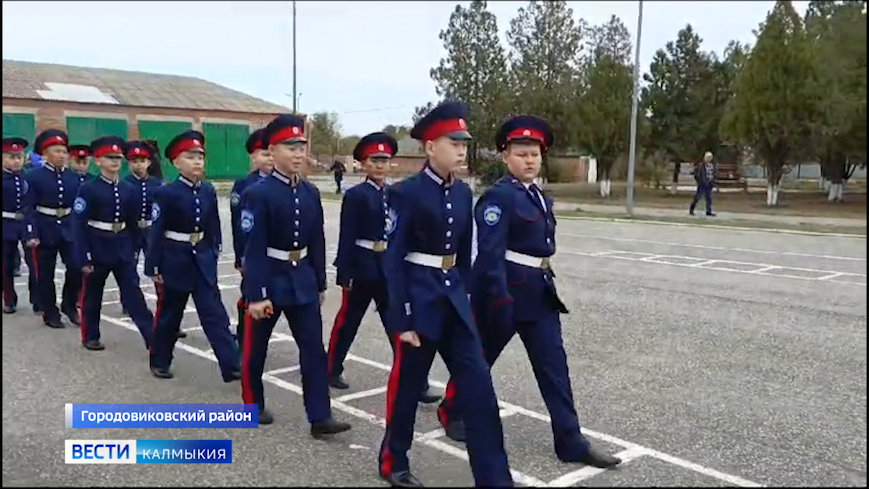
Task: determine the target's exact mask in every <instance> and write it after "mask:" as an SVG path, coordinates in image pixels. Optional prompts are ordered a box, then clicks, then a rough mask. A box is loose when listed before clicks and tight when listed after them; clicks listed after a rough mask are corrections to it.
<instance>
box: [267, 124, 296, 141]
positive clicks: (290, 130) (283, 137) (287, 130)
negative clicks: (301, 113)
mask: <svg viewBox="0 0 869 489" xmlns="http://www.w3.org/2000/svg"><path fill="white" fill-rule="evenodd" d="M304 137H305V131H304V128H301V127H297V126H287V127H284V128H282V129H281V130H279V131H275V132H274V133H273V134H272V135H271V136H269V144H278V143H280V142H281V141H287V140H290V139H297V138H304Z"/></svg>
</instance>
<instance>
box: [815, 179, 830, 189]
mask: <svg viewBox="0 0 869 489" xmlns="http://www.w3.org/2000/svg"><path fill="white" fill-rule="evenodd" d="M818 188H820V189H821V190H823V191H824V192H826V191H827V190H829V189H830V181H829V180H827V179H826V178H823V177H821V179H820V180H818Z"/></svg>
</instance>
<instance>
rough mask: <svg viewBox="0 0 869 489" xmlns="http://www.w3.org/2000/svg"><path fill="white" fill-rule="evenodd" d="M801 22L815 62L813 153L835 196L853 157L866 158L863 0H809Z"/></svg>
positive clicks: (861, 160) (853, 163) (852, 166)
mask: <svg viewBox="0 0 869 489" xmlns="http://www.w3.org/2000/svg"><path fill="white" fill-rule="evenodd" d="M805 24H806V30H807V32H808V35H809V37H810V39H811V41H812V42H813V43H814V46H815V49H817V54H818V60H819V64H820V69H819V77H818V84H819V87H818V93H819V95H820V96H821V97H822V103H821V108H822V113H821V117H820V119H819V120H818V125H817V128H816V132H815V148H814V149H815V151H814V154H815V155H816V156H817V158H818V159H819V161H820V164H821V171H822V176H823V177H824V180H825V181H826V182H828V192H829V193H828V199H829V200H832V201H838V200H841V199H842V193H843V190H844V183H845V181H847V179H848V178H849V177H850V176H851V174H852V173H853V171H854V169H855V167H856V166H857V164H858V162H859V163H860V164H863V165H865V163H866V11H865V2H862V1H845V2H841V1H839V2H833V1H823V2H821V1H817V0H815V1H812V2H809V7H808V9H807V10H806V18H805Z"/></svg>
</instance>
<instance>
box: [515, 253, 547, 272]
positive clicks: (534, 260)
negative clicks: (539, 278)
mask: <svg viewBox="0 0 869 489" xmlns="http://www.w3.org/2000/svg"><path fill="white" fill-rule="evenodd" d="M504 259H505V260H507V261H509V262H513V263H515V264H517V265H524V266H526V267H531V268H543V269H547V268H549V257H545V258H541V257H539V256H531V255H523V254H522V253H516V252H515V251H512V250H507V252H506V253H504Z"/></svg>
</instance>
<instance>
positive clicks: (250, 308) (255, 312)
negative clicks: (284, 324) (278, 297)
mask: <svg viewBox="0 0 869 489" xmlns="http://www.w3.org/2000/svg"><path fill="white" fill-rule="evenodd" d="M247 312H248V313H249V314H250V317H252V318H254V319H256V320H260V319H262V318H267V317H269V316H271V315H272V314H273V313H274V306H273V305H272V301H270V300H268V299H266V300H264V301H259V302H254V303H251V304H248V305H247Z"/></svg>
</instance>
